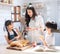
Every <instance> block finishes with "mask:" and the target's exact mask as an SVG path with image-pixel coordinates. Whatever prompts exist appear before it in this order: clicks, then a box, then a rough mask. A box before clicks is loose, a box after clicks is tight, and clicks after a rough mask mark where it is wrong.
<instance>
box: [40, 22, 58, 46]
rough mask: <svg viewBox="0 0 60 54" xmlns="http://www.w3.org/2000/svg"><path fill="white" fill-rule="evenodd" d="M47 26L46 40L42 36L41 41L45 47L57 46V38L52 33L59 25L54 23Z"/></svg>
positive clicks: (48, 23)
mask: <svg viewBox="0 0 60 54" xmlns="http://www.w3.org/2000/svg"><path fill="white" fill-rule="evenodd" d="M45 26H46V31H45V38H44V37H43V36H40V40H41V41H42V42H43V44H44V45H45V46H48V47H49V46H53V45H55V37H54V36H53V33H52V31H53V30H56V29H57V24H56V23H53V22H52V23H51V22H47V23H46V24H45Z"/></svg>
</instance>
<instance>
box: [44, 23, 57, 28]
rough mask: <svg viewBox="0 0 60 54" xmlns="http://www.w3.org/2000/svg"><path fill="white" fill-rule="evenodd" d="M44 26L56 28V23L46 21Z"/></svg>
mask: <svg viewBox="0 0 60 54" xmlns="http://www.w3.org/2000/svg"><path fill="white" fill-rule="evenodd" d="M45 26H46V27H48V28H51V29H57V24H56V23H54V22H47V23H46V24H45Z"/></svg>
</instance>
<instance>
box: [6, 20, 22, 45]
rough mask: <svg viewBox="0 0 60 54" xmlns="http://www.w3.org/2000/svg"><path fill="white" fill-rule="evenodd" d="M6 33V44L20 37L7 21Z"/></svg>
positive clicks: (10, 22) (9, 21)
mask: <svg viewBox="0 0 60 54" xmlns="http://www.w3.org/2000/svg"><path fill="white" fill-rule="evenodd" d="M5 27H6V30H7V31H6V32H5V38H6V40H7V43H8V44H10V43H11V42H13V41H15V40H17V39H19V38H20V37H21V34H20V33H19V32H18V30H17V29H13V23H12V21H11V20H7V21H6V22H5Z"/></svg>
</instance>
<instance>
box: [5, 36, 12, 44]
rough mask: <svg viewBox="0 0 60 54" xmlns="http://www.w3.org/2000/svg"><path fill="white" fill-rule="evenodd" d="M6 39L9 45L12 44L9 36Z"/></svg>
mask: <svg viewBox="0 0 60 54" xmlns="http://www.w3.org/2000/svg"><path fill="white" fill-rule="evenodd" d="M5 39H6V41H7V43H8V44H10V43H11V42H12V40H9V39H8V36H5Z"/></svg>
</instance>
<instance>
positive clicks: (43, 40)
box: [40, 36, 47, 46]
mask: <svg viewBox="0 0 60 54" xmlns="http://www.w3.org/2000/svg"><path fill="white" fill-rule="evenodd" d="M40 40H41V41H42V42H43V45H44V46H47V43H46V41H45V39H44V37H43V36H40Z"/></svg>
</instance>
